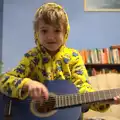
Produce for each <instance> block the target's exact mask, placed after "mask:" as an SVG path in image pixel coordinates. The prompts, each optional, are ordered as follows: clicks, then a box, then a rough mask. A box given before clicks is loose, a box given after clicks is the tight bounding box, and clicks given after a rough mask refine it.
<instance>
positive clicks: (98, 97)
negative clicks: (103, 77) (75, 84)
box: [55, 88, 120, 108]
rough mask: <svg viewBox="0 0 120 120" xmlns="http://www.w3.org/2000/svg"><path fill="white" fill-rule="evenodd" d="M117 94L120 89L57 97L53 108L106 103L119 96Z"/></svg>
mask: <svg viewBox="0 0 120 120" xmlns="http://www.w3.org/2000/svg"><path fill="white" fill-rule="evenodd" d="M119 93H120V88H117V89H110V90H100V91H96V92H86V93H84V94H69V95H57V96H56V106H55V108H60V107H68V106H74V105H81V104H88V103H89V104H90V103H93V102H102V101H108V100H112V99H113V97H115V96H117V95H119Z"/></svg>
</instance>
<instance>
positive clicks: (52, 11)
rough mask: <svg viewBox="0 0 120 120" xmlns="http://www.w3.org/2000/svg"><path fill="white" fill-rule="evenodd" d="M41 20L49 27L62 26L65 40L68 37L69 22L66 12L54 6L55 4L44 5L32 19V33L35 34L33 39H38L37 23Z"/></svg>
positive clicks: (56, 5) (58, 6)
mask: <svg viewBox="0 0 120 120" xmlns="http://www.w3.org/2000/svg"><path fill="white" fill-rule="evenodd" d="M40 20H43V21H44V22H45V23H46V24H50V25H53V26H55V25H58V26H60V25H63V27H64V30H65V35H66V36H65V39H67V37H68V33H69V30H70V27H69V21H68V17H67V14H66V12H65V11H64V9H63V8H62V7H61V6H60V5H58V4H56V3H46V4H43V5H42V6H41V7H40V8H39V9H38V10H37V11H36V14H35V19H34V24H33V26H34V32H35V39H38V35H37V32H38V29H39V21H40Z"/></svg>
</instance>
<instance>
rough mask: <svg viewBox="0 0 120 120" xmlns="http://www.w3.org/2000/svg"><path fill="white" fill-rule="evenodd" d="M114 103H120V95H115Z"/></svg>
mask: <svg viewBox="0 0 120 120" xmlns="http://www.w3.org/2000/svg"><path fill="white" fill-rule="evenodd" d="M114 104H120V96H116V97H114Z"/></svg>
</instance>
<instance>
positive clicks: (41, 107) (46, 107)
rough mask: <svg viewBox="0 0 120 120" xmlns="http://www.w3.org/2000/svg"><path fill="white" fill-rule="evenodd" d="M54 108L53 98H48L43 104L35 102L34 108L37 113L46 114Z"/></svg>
mask: <svg viewBox="0 0 120 120" xmlns="http://www.w3.org/2000/svg"><path fill="white" fill-rule="evenodd" d="M54 106H55V98H54V97H49V99H48V101H45V102H43V104H40V103H39V102H36V104H35V108H36V110H37V111H38V112H39V113H47V112H50V111H52V110H53V109H54Z"/></svg>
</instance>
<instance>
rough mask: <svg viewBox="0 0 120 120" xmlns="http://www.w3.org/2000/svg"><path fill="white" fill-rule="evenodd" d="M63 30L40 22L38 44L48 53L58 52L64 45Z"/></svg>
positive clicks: (61, 27)
mask: <svg viewBox="0 0 120 120" xmlns="http://www.w3.org/2000/svg"><path fill="white" fill-rule="evenodd" d="M64 36H65V32H64V28H63V26H62V25H61V26H59V27H58V26H52V25H49V24H45V23H44V22H42V21H40V23H39V38H40V44H41V45H43V46H44V47H45V48H46V49H47V50H49V51H56V50H58V49H59V48H60V47H61V45H63V44H64Z"/></svg>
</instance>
